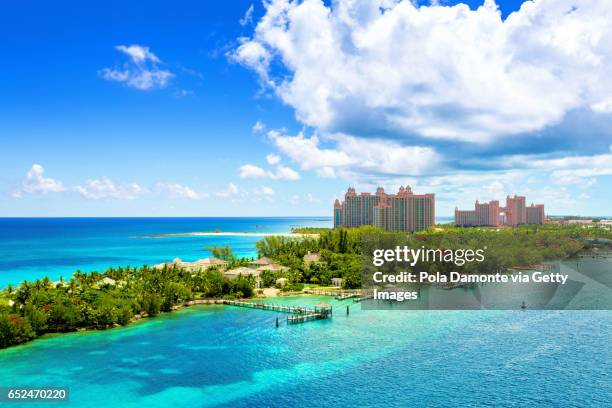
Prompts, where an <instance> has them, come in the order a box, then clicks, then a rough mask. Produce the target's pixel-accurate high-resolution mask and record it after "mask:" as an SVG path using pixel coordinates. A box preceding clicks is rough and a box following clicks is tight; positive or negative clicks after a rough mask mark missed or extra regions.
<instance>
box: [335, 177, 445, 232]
mask: <svg viewBox="0 0 612 408" xmlns="http://www.w3.org/2000/svg"><path fill="white" fill-rule="evenodd" d="M434 224H435V196H434V194H422V195H419V194H414V193H413V192H412V189H411V188H410V187H403V186H402V187H400V189H399V191H398V192H397V194H387V193H385V190H384V189H383V188H382V187H379V188H378V189H376V193H375V194H371V193H361V194H357V192H356V191H355V189H354V188H349V189H348V190H347V192H346V194H345V195H344V201H343V202H342V203H341V202H340V201H339V200H336V202H335V203H334V227H341V226H344V227H359V226H361V225H374V226H377V227H380V228H383V229H386V230H391V231H421V230H424V229H427V228H429V227H431V226H433V225H434Z"/></svg>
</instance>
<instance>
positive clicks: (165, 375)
mask: <svg viewBox="0 0 612 408" xmlns="http://www.w3.org/2000/svg"><path fill="white" fill-rule="evenodd" d="M320 300H322V298H316V297H310V298H281V299H275V301H276V302H282V303H292V304H297V305H304V304H314V303H316V302H318V301H320ZM325 300H326V301H329V298H326V299H325ZM348 302H349V301H343V302H339V301H333V302H332V303H333V305H334V316H333V318H332V319H331V320H327V321H316V322H309V323H306V324H302V325H292V326H288V327H287V326H286V325H285V320H284V319H285V318H286V315H284V314H277V313H276V312H270V311H261V310H253V309H243V308H236V307H231V306H198V307H193V308H189V309H185V310H182V311H179V312H176V313H171V314H167V315H164V316H162V317H159V318H155V319H151V320H147V321H144V322H141V323H138V324H135V325H133V326H130V327H126V328H119V329H113V330H109V331H103V332H89V333H73V334H67V335H59V336H54V337H46V338H43V339H40V340H36V341H34V342H33V343H31V344H27V345H24V346H19V347H16V348H12V349H8V350H4V351H1V352H0V384H2V385H7V386H42V385H46V386H50V385H53V386H66V387H68V388H69V389H70V402H69V403H68V404H67V405H65V404H63V403H60V404H61V405H62V406H75V407H206V406H227V407H259V406H262V407H263V406H279V407H281V406H284V407H287V406H299V407H308V406H313V407H315V406H328V407H329V406H338V407H340V406H357V405H361V406H391V407H403V406H423V405H428V406H534V405H548V406H597V407H600V406H605V405H607V404H609V403H610V401H612V382H611V379H610V373H611V372H612V345H611V342H610V339H611V334H612V312H607V311H603V312H587V311H583V312H581V311H552V312H551V311H546V312H544V311H516V312H514V311H512V312H486V311H479V312H473V311H471V312H470V311H464V312H434V311H419V312H410V311H361V310H360V307H359V305H357V304H353V303H348ZM346 305H349V307H350V314H349V315H348V316H347V315H346ZM277 316H278V317H280V319H281V327H280V328H278V329H277V328H275V319H276V317H277ZM37 405H41V406H42V405H43V404H33V403H27V404H24V406H26V407H33V406H37ZM58 405H59V404H58ZM11 406H18V404H11Z"/></svg>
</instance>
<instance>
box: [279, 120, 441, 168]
mask: <svg viewBox="0 0 612 408" xmlns="http://www.w3.org/2000/svg"><path fill="white" fill-rule="evenodd" d="M268 136H269V138H270V140H271V141H272V143H273V144H274V145H275V146H276V147H277V148H278V149H279V150H280V151H281V152H282V153H283V154H285V155H286V156H288V157H289V158H291V159H292V160H294V161H295V162H296V163H299V164H300V166H301V168H302V169H303V170H315V171H317V173H318V174H319V175H320V176H323V177H335V176H336V175H337V174H342V175H344V176H349V177H350V175H351V174H387V175H393V174H402V175H404V176H405V175H420V174H424V173H427V172H430V171H432V170H433V169H435V168H437V167H438V166H439V165H440V156H439V155H438V153H437V152H436V151H435V150H434V149H433V148H430V147H421V146H402V145H400V144H398V143H394V142H390V141H388V140H377V139H363V138H356V137H352V136H348V135H334V136H332V137H329V139H330V140H329V141H330V142H331V144H332V145H333V146H331V147H322V146H321V145H322V143H321V140H320V139H319V137H318V136H316V135H314V136H311V137H307V136H305V135H304V134H303V133H299V134H297V135H295V136H291V135H283V134H281V133H279V132H276V131H271V132H268Z"/></svg>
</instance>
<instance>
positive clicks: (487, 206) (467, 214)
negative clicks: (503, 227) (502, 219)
mask: <svg viewBox="0 0 612 408" xmlns="http://www.w3.org/2000/svg"><path fill="white" fill-rule="evenodd" d="M455 224H456V225H459V226H462V227H471V226H477V225H486V226H490V227H497V226H498V225H499V201H490V202H488V203H479V202H478V200H476V203H475V204H474V209H473V210H458V209H457V208H455Z"/></svg>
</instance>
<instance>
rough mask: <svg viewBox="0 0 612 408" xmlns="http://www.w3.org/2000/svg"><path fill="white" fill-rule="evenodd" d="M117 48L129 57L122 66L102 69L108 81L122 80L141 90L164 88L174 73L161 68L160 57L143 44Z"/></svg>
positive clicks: (103, 76)
mask: <svg viewBox="0 0 612 408" xmlns="http://www.w3.org/2000/svg"><path fill="white" fill-rule="evenodd" d="M115 49H116V50H117V51H119V52H121V53H123V54H125V55H126V56H128V57H129V62H126V63H125V64H123V65H122V66H121V67H115V68H104V69H102V70H101V71H100V75H101V76H102V78H104V79H106V80H107V81H114V82H121V83H123V84H125V85H126V86H128V87H130V88H134V89H138V90H141V91H148V90H150V89H155V88H164V87H166V86H167V85H168V83H169V81H170V79H172V77H174V74H173V73H172V72H170V71H168V70H166V69H161V68H159V63H161V61H160V59H159V58H158V57H157V56H156V55H155V54H154V53H153V52H152V51H151V50H150V49H149V47H145V46H142V45H129V46H128V45H118V46H116V47H115Z"/></svg>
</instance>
